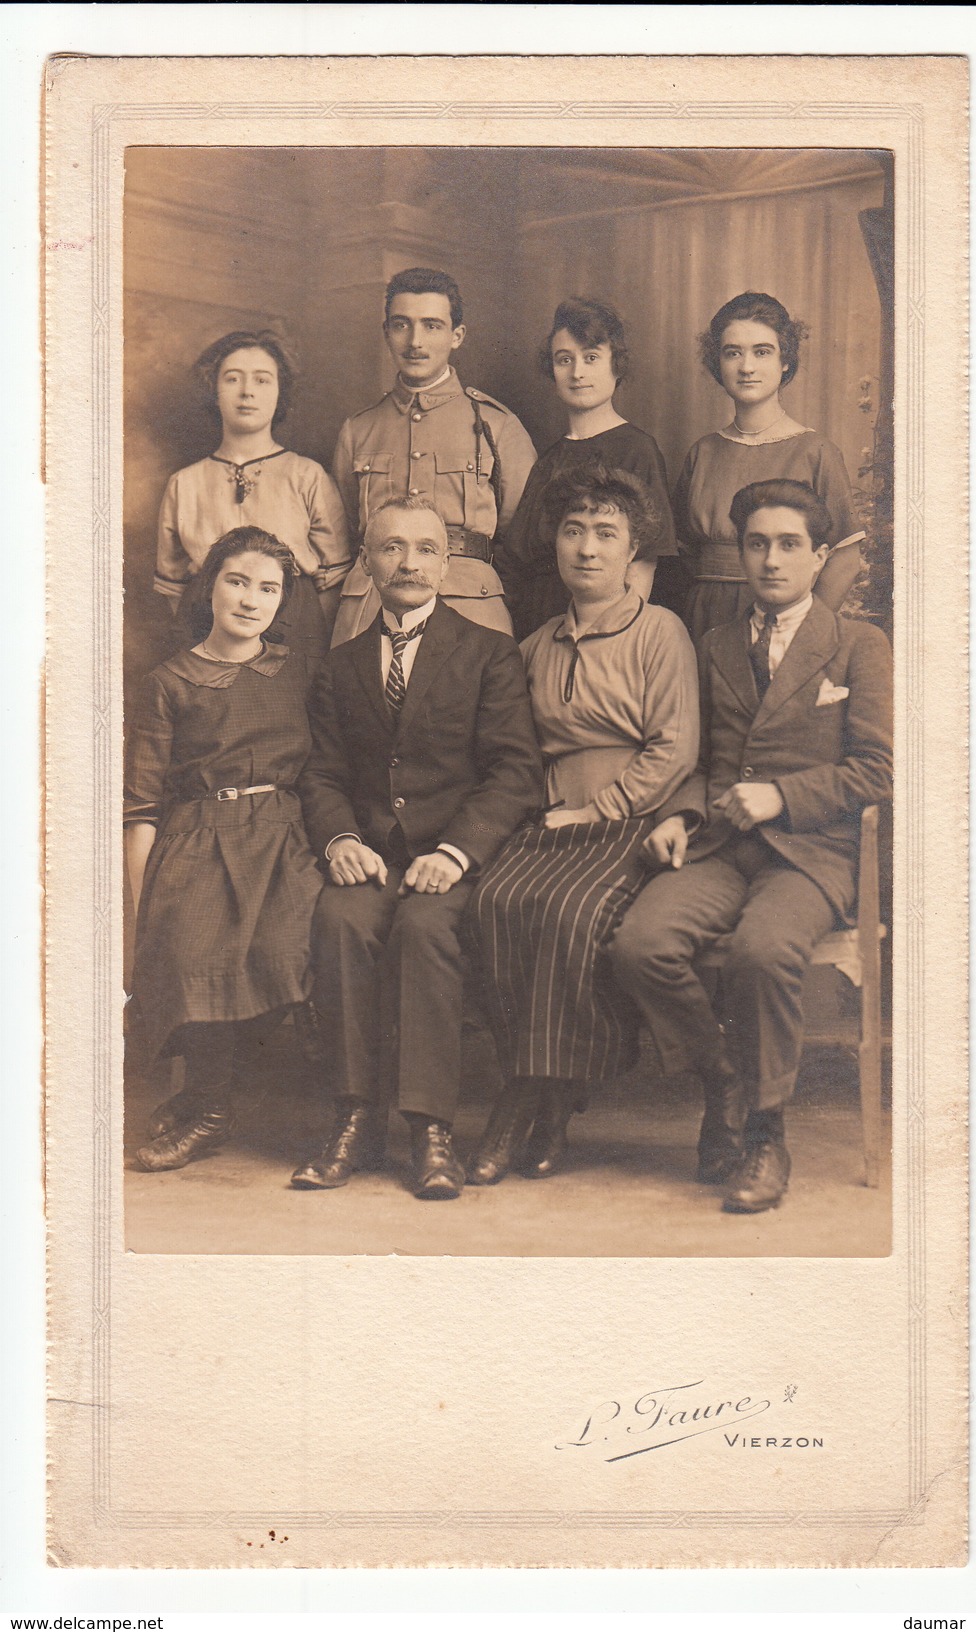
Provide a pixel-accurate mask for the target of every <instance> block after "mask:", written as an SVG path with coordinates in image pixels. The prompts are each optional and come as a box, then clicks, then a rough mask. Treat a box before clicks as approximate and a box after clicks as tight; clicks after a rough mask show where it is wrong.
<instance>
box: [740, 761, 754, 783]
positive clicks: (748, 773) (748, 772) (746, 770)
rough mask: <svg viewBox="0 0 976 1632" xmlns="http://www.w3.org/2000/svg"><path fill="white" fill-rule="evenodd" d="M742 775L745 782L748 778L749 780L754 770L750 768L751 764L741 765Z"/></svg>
mask: <svg viewBox="0 0 976 1632" xmlns="http://www.w3.org/2000/svg"><path fill="white" fill-rule="evenodd" d="M742 775H743V778H744V780H745V781H746V782H748V780H749V778H750V776H754V775H755V772H754V770H753V768H752V766H751V765H743V767H742Z"/></svg>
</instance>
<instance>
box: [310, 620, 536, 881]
mask: <svg viewBox="0 0 976 1632" xmlns="http://www.w3.org/2000/svg"><path fill="white" fill-rule="evenodd" d="M381 625H382V619H381V618H377V620H376V621H375V623H373V624H371V625H370V627H369V628H368V629H366V630H364V631H363V633H362V634H361V635H359V636H357V637H356V639H355V640H351V641H348V642H347V643H346V644H345V645H342V646H337V647H334V648H333V650H332V651H331V652H330V653H329V654H328V656H327V657H326V658H325V659H324V661H323V663H322V666H321V668H320V670H319V673H318V675H317V677H316V680H315V683H314V685H313V686H312V690H311V693H310V695H309V699H308V712H309V720H310V723H311V727H312V743H313V747H312V754H311V757H310V759H309V761H308V764H307V765H306V767H305V770H304V771H303V773H302V777H301V781H300V784H299V793H300V794H301V799H302V806H303V809H304V813H305V826H306V828H307V830H308V836H309V839H310V841H311V844H312V848H313V849H314V850H315V852H316V854H317V855H319V856H322V854H323V853H324V851H325V848H326V846H327V845H328V844H329V843H330V841H331V840H332V839H334V838H336V837H337V836H338V835H339V834H341V833H356V834H358V835H359V837H360V838H361V839H363V841H364V842H365V843H366V844H368V845H369V846H370V847H371V848H372V849H374V850H376V851H378V852H379V854H380V855H383V856H387V857H388V856H389V854H390V839H391V834H392V833H393V831H394V828H395V827H396V825H397V824H399V826H400V829H401V831H402V833H403V839H404V841H405V845H406V849H407V852H408V854H409V855H410V856H411V857H415V856H420V855H426V854H429V852H430V851H432V850H436V848H437V846H438V844H441V843H445V844H452V845H454V846H455V847H456V848H457V849H458V850H463V851H464V853H465V855H466V856H468V857H469V858H470V859H471V861H472V862H473V863H475V864H477V865H478V866H484V865H485V863H486V862H488V861H490V860H491V858H492V856H493V855H494V854H495V852H496V850H498V849H499V848H500V847H501V845H502V844H503V843H504V842H505V840H506V839H507V838H508V837H509V836H510V835H511V834H512V833H513V832H514V831H515V829H516V828H517V827H519V826H520V825H521V823H522V822H523V821H524V820H525V818H526V817H527V816H528V815H529V814H530V813H531V812H532V811H534V810H537V809H538V808H539V806H540V805H541V803H542V799H543V773H542V758H541V755H540V753H539V747H538V744H537V742H536V736H535V730H534V727H533V724H532V713H531V709H530V706H529V698H528V692H527V690H526V684H525V673H524V670H523V667H522V659H521V657H520V655H519V650H518V647H517V646H516V644H515V642H514V641H513V640H512V639H511V637H510V636H509V635H503V634H499V633H498V632H497V631H496V630H494V629H483V628H481V627H480V626H479V625H478V624H475V623H472V622H470V620H469V619H467V618H462V617H460V616H459V615H458V613H457V612H454V611H453V610H452V609H451V607H449V606H445V604H444V602H443V601H440V600H438V602H437V605H436V607H435V609H434V611H433V612H432V613H431V615H430V618H429V620H428V623H427V627H426V629H425V631H424V635H423V638H422V640H421V642H420V647H419V649H418V652H417V656H416V659H415V661H414V665H413V670H412V672H411V675H410V680H409V683H408V685H407V693H406V698H405V701H404V704H403V708H402V710H401V712H400V717H399V720H398V721H397V722H395V723H394V719H393V716H392V714H391V712H390V709H389V708H388V706H387V703H386V699H385V697H384V694H383V683H382V678H381V670H380V642H381V640H382V639H383V638H384V637H383V634H382V627H381Z"/></svg>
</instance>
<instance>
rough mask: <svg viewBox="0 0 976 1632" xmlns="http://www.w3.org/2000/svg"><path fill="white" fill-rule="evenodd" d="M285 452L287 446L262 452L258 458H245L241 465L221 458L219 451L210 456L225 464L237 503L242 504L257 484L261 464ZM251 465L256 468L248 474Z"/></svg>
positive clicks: (218, 462) (215, 460)
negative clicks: (273, 451) (270, 451)
mask: <svg viewBox="0 0 976 1632" xmlns="http://www.w3.org/2000/svg"><path fill="white" fill-rule="evenodd" d="M287 452H288V449H287V448H279V449H278V451H277V453H263V454H262V455H261V456H260V458H259V459H245V460H244V463H243V464H241V465H238V464H236V463H235V461H234V460H233V459H221V457H220V454H219V453H212V454H211V455H210V457H211V459H213V460H214V462H215V463H216V464H218V465H226V466H227V480H228V481H229V482H230V483H231V485H232V487H233V488H234V489H235V497H236V499H237V502H238V504H243V503H244V500H245V499H246V498H247V496H248V494H249V493H253V491H254V489H255V487H256V486H257V483H258V477H259V476H260V474H261V466H262V465H264V464H267V462H268V460H269V459H280V458H281V455H282V454H283V453H287ZM251 465H256V466H257V469H256V470H255V471H254V473H253V474H252V475H250V476H249V475H248V474H247V472H248V470H249V469H250V467H251Z"/></svg>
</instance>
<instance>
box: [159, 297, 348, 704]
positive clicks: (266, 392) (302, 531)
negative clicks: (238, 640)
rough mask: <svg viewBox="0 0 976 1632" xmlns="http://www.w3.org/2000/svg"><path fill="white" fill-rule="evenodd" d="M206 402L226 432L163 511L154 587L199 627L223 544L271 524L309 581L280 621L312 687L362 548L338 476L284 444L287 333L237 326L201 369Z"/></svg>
mask: <svg viewBox="0 0 976 1632" xmlns="http://www.w3.org/2000/svg"><path fill="white" fill-rule="evenodd" d="M194 373H195V375H196V379H197V383H198V385H199V386H200V387H201V389H202V392H203V396H204V401H205V404H206V406H207V408H208V410H209V412H210V413H211V415H212V417H213V418H214V420H215V421H216V422H217V424H218V425H219V426H220V430H221V436H220V442H219V444H218V446H217V448H216V449H215V451H214V452H213V453H211V454H209V455H208V456H207V458H206V459H201V460H199V461H198V462H197V463H196V464H195V465H188V466H187V467H186V469H185V470H178V471H177V472H176V474H175V476H172V477H171V478H170V480H169V483H168V485H167V488H166V493H165V495H164V497H163V504H162V509H161V511H160V515H159V536H158V544H157V553H156V576H155V579H154V584H153V587H154V589H155V590H156V591H157V592H158V593H159V594H160V595H164V596H166V597H168V599H169V601H170V603H171V605H172V607H173V610H174V612H177V611H179V610H180V605H181V602H182V601H183V600H184V597H185V598H186V605H185V606H183V609H182V615H181V616H180V618H179V623H180V624H181V626H182V631H181V632H183V633H184V634H187V633H188V632H189V629H190V624H191V623H192V613H193V605H192V603H193V601H194V599H195V597H194V593H193V582H194V579H195V577H196V575H197V573H198V572H199V570H200V567H201V566H202V564H203V562H204V560H205V559H206V556H207V552H208V551H209V549H210V547H211V545H212V544H213V543H214V542H215V540H216V539H218V538H220V537H222V536H223V535H224V534H225V533H227V532H229V531H230V530H231V529H232V528H234V527H244V526H247V527H261V528H263V529H265V530H266V531H268V532H270V533H273V534H274V536H275V537H276V538H278V539H280V540H281V542H282V543H283V544H285V545H287V547H288V548H289V549H290V550H291V552H292V554H293V555H294V557H295V560H296V561H297V563H298V566H299V569H300V576H299V578H298V581H297V583H296V585H295V591H294V593H293V595H292V596H291V599H290V600H289V602H288V604H287V606H286V607H283V608H282V611H281V613H280V614H279V617H278V620H277V622H276V624H275V635H276V638H278V639H280V640H281V641H283V642H284V643H285V644H287V646H288V648H289V651H290V652H291V654H292V661H293V662H295V663H298V664H299V665H300V666H301V667H302V668H303V669H304V671H305V675H306V680H307V681H310V680H311V678H312V676H313V674H314V672H315V669H316V667H317V666H318V662H319V660H320V659H321V658H322V657H324V656H325V653H326V652H327V651H328V649H329V641H330V639H331V636H332V626H333V624H334V623H335V618H336V612H337V610H338V606H339V591H340V589H341V587H342V583H343V580H344V578H345V576H346V573H347V572H348V570H349V567H350V565H351V560H352V552H351V547H350V543H349V536H348V527H347V524H346V513H345V510H344V509H343V505H342V500H341V499H340V497H339V492H338V489H337V488H336V485H335V483H334V482H333V480H332V478H331V476H328V475H327V474H326V472H325V471H324V470H323V469H322V466H321V465H319V464H316V462H315V460H314V459H305V458H303V457H302V456H301V455H300V454H297V453H292V452H290V450H288V449H287V448H284V447H282V446H281V443H280V442H278V441H277V439H276V432H277V430H278V427H279V426H280V424H281V422H282V420H283V419H284V418H285V415H286V414H287V412H288V405H289V401H290V398H291V392H292V387H293V384H294V379H295V369H294V364H293V362H292V360H291V358H290V356H289V354H288V352H287V351H286V349H285V346H284V344H283V342H282V340H281V338H280V336H279V335H276V334H274V333H272V332H271V331H270V330H267V329H261V330H257V331H253V332H252V331H245V330H235V331H234V332H233V333H231V334H225V335H222V336H221V338H220V339H219V340H215V341H214V342H213V344H212V345H210V346H208V347H207V349H206V350H205V351H204V352H202V353H201V354H200V356H199V357H198V358H197V360H196V363H195V364H194Z"/></svg>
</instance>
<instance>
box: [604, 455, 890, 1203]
mask: <svg viewBox="0 0 976 1632" xmlns="http://www.w3.org/2000/svg"><path fill="white" fill-rule="evenodd" d="M730 515H731V518H732V522H733V525H734V526H735V529H736V532H737V534H738V539H739V553H740V555H741V558H742V566H743V570H744V574H745V577H746V580H747V582H748V583H749V585H750V588H751V589H752V592H753V595H754V597H755V601H754V605H753V606H752V607H751V608H750V609H749V611H748V612H747V613H745V614H744V615H743V616H742V617H740V618H736V619H735V620H734V621H733V622H731V623H725V624H721V625H720V626H719V627H718V628H715V629H710V630H709V631H708V633H707V634H706V635H705V637H704V639H703V641H702V643H701V647H700V650H699V676H700V686H701V709H702V729H701V758H700V761H699V765H698V769H697V771H696V772H695V774H694V775H693V776H692V777H691V778H690V779H689V780H688V781H687V782H686V783H685V785H684V787H683V788H681V789H679V790H678V792H677V794H675V796H674V797H673V799H672V800H671V801H670V807H669V810H666V811H665V812H662V815H663V816H664V819H663V820H662V821H660V822H659V824H658V826H657V827H656V828H655V829H654V832H653V833H652V834H651V836H650V838H649V839H648V840H647V848H648V852H649V853H648V860H649V862H650V863H651V864H652V865H653V866H654V867H655V868H657V869H659V871H658V872H657V876H656V877H655V878H652V880H651V882H650V883H649V884H648V885H647V886H646V888H645V889H644V890H643V891H642V893H641V894H640V895H639V896H638V898H637V900H636V901H635V903H634V905H633V906H632V907H631V909H630V911H629V912H628V914H627V916H626V917H625V919H624V921H623V923H622V925H621V927H620V929H619V931H618V933H617V937H616V939H615V941H614V943H613V947H612V949H611V958H612V963H613V970H614V974H615V977H616V979H617V980H618V981H619V983H620V985H621V986H623V988H624V989H625V991H627V992H629V993H630V995H631V996H632V997H633V998H634V1000H635V1001H636V1003H637V1005H638V1007H639V1009H640V1011H641V1017H642V1019H643V1020H644V1021H645V1023H646V1025H647V1027H648V1029H649V1030H650V1032H651V1034H652V1036H653V1037H654V1040H655V1042H656V1044H657V1047H658V1052H659V1054H660V1056H661V1060H662V1063H663V1065H664V1068H665V1070H666V1071H667V1072H668V1073H669V1074H670V1073H674V1072H678V1071H682V1070H686V1069H689V1068H691V1069H693V1070H696V1071H697V1072H698V1074H699V1076H700V1078H701V1081H702V1086H703V1090H704V1098H705V1118H704V1121H703V1123H702V1129H701V1136H700V1138H699V1143H698V1176H699V1178H700V1179H701V1180H702V1181H703V1182H704V1183H712V1184H715V1183H726V1184H727V1186H728V1188H727V1191H726V1197H725V1209H726V1211H727V1212H736V1213H758V1212H763V1211H765V1209H767V1208H769V1207H776V1206H778V1204H779V1202H780V1201H781V1199H782V1197H783V1193H784V1191H785V1190H786V1186H787V1182H788V1179H789V1174H790V1158H789V1154H788V1152H787V1149H786V1138H785V1129H784V1112H785V1108H786V1105H787V1103H788V1101H789V1099H790V1097H791V1095H792V1092H793V1086H794V1083H795V1081H796V1073H797V1068H798V1066H799V1063H800V1052H801V1049H802V1046H803V1010H802V1002H801V999H802V986H803V975H804V972H805V970H806V967H807V964H808V963H809V961H810V955H811V953H812V951H813V948H814V947H815V945H816V943H817V942H818V941H819V940H820V939H821V938H822V937H823V936H824V935H826V934H827V933H828V932H829V931H830V930H832V929H835V928H837V927H838V925H839V924H840V923H843V921H844V920H845V919H849V918H850V916H851V913H852V909H853V907H854V898H855V889H856V880H857V856H858V836H859V829H860V819H861V812H862V810H863V809H864V807H865V805H870V804H875V803H877V802H878V801H881V800H886V799H889V798H890V797H891V779H892V725H891V712H892V695H891V691H892V673H891V669H892V664H891V648H890V646H889V645H888V642H887V640H886V639H885V636H884V635H883V634H882V633H881V631H880V629H875V628H874V627H873V626H872V625H871V624H869V623H865V622H861V621H857V620H855V619H853V618H842V617H840V616H838V615H837V614H836V613H834V612H831V610H830V608H829V607H828V606H827V605H826V603H825V602H824V601H821V600H818V599H817V597H816V596H815V595H814V594H813V586H814V584H815V583H816V581H817V577H818V575H819V573H820V570H821V568H822V566H823V564H824V562H825V561H826V559H827V555H828V553H829V549H828V544H827V539H828V538H829V536H830V532H831V518H830V515H829V514H828V512H827V510H826V508H825V506H824V505H823V504H822V503H821V501H820V499H819V498H818V497H817V495H816V494H815V493H814V491H813V489H812V488H811V487H809V486H808V485H807V484H806V483H805V482H795V481H790V480H775V481H767V482H754V483H752V485H751V486H749V487H746V488H743V489H742V490H741V491H740V492H738V493H737V494H736V495H735V498H734V499H733V500H732V505H731V510H730ZM723 935H728V936H729V937H730V944H729V952H728V956H727V958H726V960H725V964H724V967H723V971H722V994H723V1009H722V1023H721V1024H720V1023H719V1019H718V1018H717V1016H716V1015H715V1013H714V1011H713V1009H712V1005H711V1003H710V1001H709V998H708V995H707V993H706V991H705V989H704V987H703V986H702V984H701V981H700V980H699V979H698V976H697V974H696V973H695V968H694V961H695V958H696V956H697V955H698V953H700V952H701V951H702V950H703V949H704V948H705V947H707V946H708V945H709V944H710V943H711V942H712V941H714V940H716V939H717V938H718V937H719V936H723ZM743 1116H744V1119H745V1126H744V1129H743V1131H742V1132H741V1134H740V1128H741V1127H742V1118H743Z"/></svg>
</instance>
